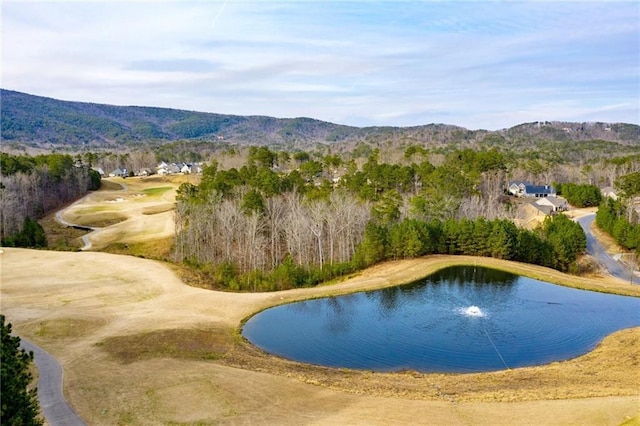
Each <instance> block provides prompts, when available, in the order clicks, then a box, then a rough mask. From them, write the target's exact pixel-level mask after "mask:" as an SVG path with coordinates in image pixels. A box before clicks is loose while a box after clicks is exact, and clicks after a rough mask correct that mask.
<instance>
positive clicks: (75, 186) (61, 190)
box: [0, 153, 100, 247]
mask: <svg viewBox="0 0 640 426" xmlns="http://www.w3.org/2000/svg"><path fill="white" fill-rule="evenodd" d="M0 177H1V184H0V200H1V202H2V208H1V209H0V240H1V241H2V244H3V245H5V246H27V247H42V246H45V245H46V238H45V237H44V231H43V230H42V228H41V227H40V225H38V223H37V222H36V221H35V219H37V218H40V217H42V216H43V215H44V214H46V213H47V212H50V211H52V210H55V209H57V208H59V207H61V206H62V205H64V204H65V203H67V202H69V201H71V200H74V199H76V198H78V197H80V196H81V195H83V194H85V193H86V192H87V191H90V190H94V189H97V188H99V187H100V175H99V174H98V173H96V172H95V171H93V170H91V169H90V168H89V167H88V166H86V165H84V164H82V163H78V162H77V161H76V160H74V158H73V157H71V156H70V155H64V154H48V155H38V156H27V155H18V156H14V155H9V154H6V153H0Z"/></svg>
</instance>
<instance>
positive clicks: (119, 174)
mask: <svg viewBox="0 0 640 426" xmlns="http://www.w3.org/2000/svg"><path fill="white" fill-rule="evenodd" d="M128 173H129V172H127V169H120V168H118V169H115V170H113V171H111V172H109V177H126V176H128Z"/></svg>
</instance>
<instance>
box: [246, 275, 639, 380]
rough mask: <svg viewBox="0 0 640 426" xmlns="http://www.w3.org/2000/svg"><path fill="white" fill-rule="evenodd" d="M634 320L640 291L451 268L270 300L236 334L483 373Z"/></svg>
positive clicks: (373, 360)
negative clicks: (372, 286)
mask: <svg viewBox="0 0 640 426" xmlns="http://www.w3.org/2000/svg"><path fill="white" fill-rule="evenodd" d="M636 326H640V298H636V297H625V296H619V295H613V294H603V293H596V292H591V291H586V290H578V289H573V288H568V287H562V286H557V285H554V284H550V283H546V282H543V281H539V280H535V279H532V278H527V277H523V276H518V275H514V274H511V273H509V272H504V271H498V270H493V269H488V268H483V267H474V266H454V267H449V268H446V269H443V270H440V271H439V272H436V273H434V274H433V275H431V276H429V277H427V278H425V279H422V280H419V281H417V282H414V283H412V284H408V285H402V286H398V287H393V288H386V289H381V290H374V291H365V292H359V293H353V294H348V295H343V296H335V297H327V298H321V299H313V300H306V301H299V302H294V303H290V304H286V305H281V306H276V307H273V308H270V309H267V310H265V311H262V312H260V313H258V314H256V315H255V316H253V317H252V318H250V319H249V320H248V321H247V322H246V324H245V325H244V327H243V330H242V335H243V336H244V337H245V338H246V339H247V340H248V341H250V342H251V343H252V344H254V345H256V346H257V347H259V348H261V349H263V350H264V351H266V352H269V353H271V354H274V355H278V356H281V357H284V358H287V359H291V360H294V361H299V362H304V363H310V364H316V365H324V366H329V367H336V368H353V369H363V370H372V371H401V370H416V371H420V372H482V371H495V370H502V369H510V368H518V367H525V366H534V365H542V364H547V363H551V362H554V361H560V360H566V359H570V358H574V357H577V356H580V355H583V354H585V353H587V352H589V351H591V350H592V349H593V348H594V347H595V346H596V345H597V344H598V343H599V342H600V341H601V340H602V339H603V338H604V337H605V336H607V335H609V334H611V333H613V332H615V331H618V330H621V329H624V328H629V327H636Z"/></svg>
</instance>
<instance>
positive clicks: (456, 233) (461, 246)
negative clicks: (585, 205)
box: [354, 215, 586, 271]
mask: <svg viewBox="0 0 640 426" xmlns="http://www.w3.org/2000/svg"><path fill="white" fill-rule="evenodd" d="M585 249H586V236H585V234H584V232H583V231H582V228H581V227H580V225H579V224H577V223H576V222H573V221H571V220H570V219H569V218H567V217H566V216H564V215H557V216H553V217H548V218H547V219H546V220H545V221H544V223H543V224H542V225H541V226H540V227H539V228H538V229H536V230H534V231H530V230H527V229H523V228H518V227H516V226H515V225H514V224H513V222H511V221H509V220H491V221H490V220H486V219H484V218H478V219H475V220H469V219H462V220H456V219H448V220H446V221H439V220H432V221H429V222H425V221H421V220H417V219H405V220H403V221H401V222H398V223H394V224H392V225H390V226H385V225H382V224H379V223H378V224H377V223H374V222H370V223H369V224H368V226H367V229H366V230H365V235H364V239H363V242H362V243H361V245H360V246H359V248H358V250H357V252H356V254H355V257H354V262H355V264H356V265H357V266H358V267H364V266H369V265H372V264H375V263H378V262H382V261H384V260H389V259H407V258H413V257H419V256H425V255H429V254H453V255H469V256H483V257H494V258H498V259H505V260H515V261H520V262H526V263H531V264H537V265H541V266H546V267H550V268H555V269H558V270H560V271H569V270H570V269H572V267H574V265H575V261H576V259H577V257H578V256H579V255H580V254H582V253H584V250H585Z"/></svg>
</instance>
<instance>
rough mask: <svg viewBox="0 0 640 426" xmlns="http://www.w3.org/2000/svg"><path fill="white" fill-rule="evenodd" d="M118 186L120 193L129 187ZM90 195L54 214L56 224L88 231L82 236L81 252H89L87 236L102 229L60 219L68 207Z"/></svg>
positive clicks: (76, 202)
mask: <svg viewBox="0 0 640 426" xmlns="http://www.w3.org/2000/svg"><path fill="white" fill-rule="evenodd" d="M118 185H120V186H121V187H122V191H128V190H129V187H128V186H127V185H125V184H124V183H118ZM90 195H91V193H88V194H87V195H85V196H84V197H82V198H80V199H78V200H76V201H74V202H73V203H72V204H70V205H68V206H67V207H65V208H64V209H62V210H59V211H57V212H56V215H55V218H56V220H57V221H58V223H60V224H62V225H64V226H68V227H70V228H76V229H81V230H83V231H88V233H87V234H85V235H83V236H82V242H83V243H84V246H83V247H82V248H81V249H80V250H82V251H85V250H91V240H89V235H91V234H93V233H95V232H99V231H101V230H102V228H98V227H93V226H84V225H78V224H75V223H71V222H67V221H66V220H64V219H63V218H62V215H63V214H64V212H65V211H66V210H67V209H69V208H70V207H72V206H74V205H76V204H78V203H81V202H82V201H83V200H84V199H85V198H87V197H88V196H90Z"/></svg>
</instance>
